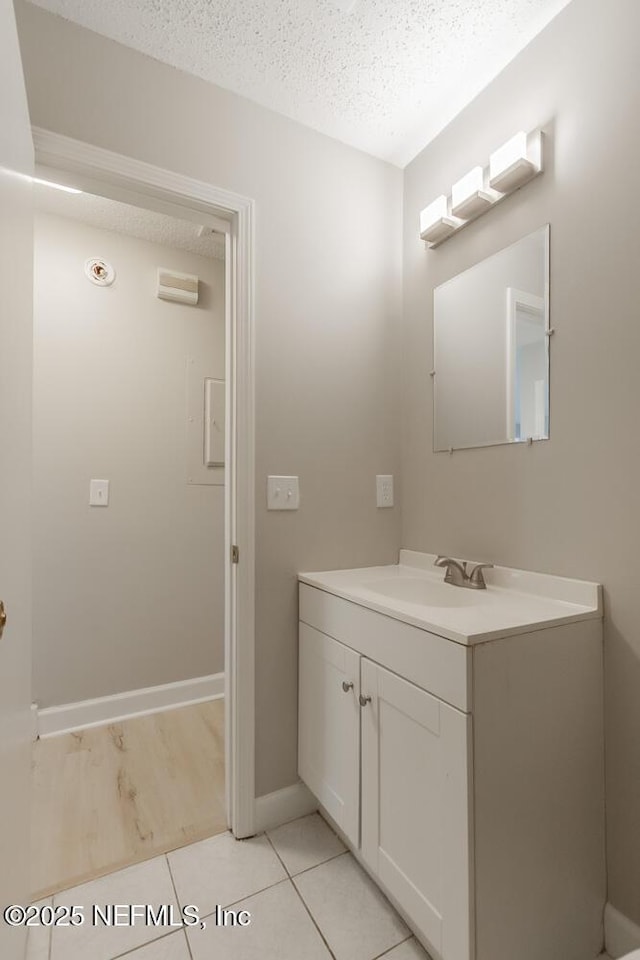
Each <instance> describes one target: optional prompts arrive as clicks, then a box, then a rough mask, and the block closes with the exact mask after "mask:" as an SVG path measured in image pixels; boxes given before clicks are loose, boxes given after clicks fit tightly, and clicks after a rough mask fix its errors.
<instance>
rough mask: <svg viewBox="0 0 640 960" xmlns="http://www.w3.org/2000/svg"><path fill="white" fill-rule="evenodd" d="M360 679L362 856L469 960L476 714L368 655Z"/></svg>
mask: <svg viewBox="0 0 640 960" xmlns="http://www.w3.org/2000/svg"><path fill="white" fill-rule="evenodd" d="M360 676H361V687H362V696H363V697H364V698H365V702H364V705H363V707H362V727H361V736H362V741H361V744H362V844H361V850H362V857H363V859H364V861H365V863H366V864H367V866H368V867H369V868H370V870H371V871H372V872H373V873H374V874H375V876H376V877H378V878H379V880H380V882H381V883H382V885H383V886H384V887H385V889H386V890H387V891H388V892H389V894H390V895H391V896H392V897H393V898H394V900H395V901H396V902H397V903H399V904H401V905H402V906H403V908H404V910H405V911H406V912H407V914H408V915H409V916H410V917H411V919H412V920H413V921H414V923H415V924H416V925H417V927H418V929H419V930H420V931H421V932H422V934H423V936H424V938H425V942H426V943H427V944H429V945H430V947H431V949H432V950H434V951H435V952H436V953H437V954H438V955H440V956H442V957H447V958H451V960H468V958H469V956H470V949H471V942H470V933H471V931H470V918H471V913H470V908H469V892H470V863H471V845H470V835H469V828H470V822H469V810H470V807H469V751H470V747H471V737H470V727H471V718H470V717H469V716H468V715H466V714H464V713H461V712H460V711H459V710H456V708H455V707H451V706H449V704H447V703H444V702H443V701H442V700H438V699H437V698H436V697H433V696H431V694H429V693H426V691H424V690H421V689H420V688H419V687H416V686H415V685H414V684H413V683H409V682H408V681H406V680H403V679H401V678H400V677H398V676H396V675H395V674H394V673H391V672H390V671H389V670H385V669H384V668H383V667H380V666H378V665H377V664H375V663H372V662H371V661H370V660H367V659H365V658H364V657H363V658H362V661H361V674H360ZM369 697H371V700H370V701H369V702H368V698H369Z"/></svg>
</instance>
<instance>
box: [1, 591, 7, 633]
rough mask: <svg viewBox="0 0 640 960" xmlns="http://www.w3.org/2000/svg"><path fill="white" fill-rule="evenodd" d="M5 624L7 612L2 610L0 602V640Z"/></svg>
mask: <svg viewBox="0 0 640 960" xmlns="http://www.w3.org/2000/svg"><path fill="white" fill-rule="evenodd" d="M6 623H7V611H6V610H5V608H4V603H3V601H2V600H0V639H2V634H3V633H4V628H5V626H6Z"/></svg>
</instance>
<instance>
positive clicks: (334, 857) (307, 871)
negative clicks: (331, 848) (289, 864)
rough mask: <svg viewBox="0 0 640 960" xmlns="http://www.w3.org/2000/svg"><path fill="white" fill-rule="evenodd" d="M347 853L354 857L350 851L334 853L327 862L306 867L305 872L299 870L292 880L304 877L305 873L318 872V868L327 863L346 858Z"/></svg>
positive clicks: (322, 861) (292, 875)
mask: <svg viewBox="0 0 640 960" xmlns="http://www.w3.org/2000/svg"><path fill="white" fill-rule="evenodd" d="M346 853H348V854H350V855H351V856H353V854H352V853H351V851H350V850H341V851H340V853H334V854H333V855H332V856H330V857H327V859H326V860H321V861H320V863H316V864H314V865H313V866H312V867H305V868H304V870H299V871H298V873H292V874H291V879H292V880H293V878H294V877H302V876H304V874H305V873H310V872H311V871H312V870H317V868H318V867H324V865H325V863H331V861H332V860H337V859H338V857H344V855H345V854H346Z"/></svg>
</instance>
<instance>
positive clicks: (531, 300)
mask: <svg viewBox="0 0 640 960" xmlns="http://www.w3.org/2000/svg"><path fill="white" fill-rule="evenodd" d="M550 231H551V228H550V225H549V224H548V223H546V224H543V225H541V226H540V227H538V228H537V229H535V230H533V231H530V232H529V233H527V234H525V235H524V236H522V237H520V238H519V239H518V240H516V241H514V242H513V243H510V244H508V245H507V246H505V247H502V248H501V249H500V250H497V251H496V252H495V253H493V254H490V255H489V256H488V257H485V258H484V259H482V260H480V261H478V262H477V263H475V264H472V265H471V266H470V267H468V268H466V269H465V270H463V271H461V272H460V273H458V274H456V275H454V276H453V277H451V278H450V279H449V280H446V281H443V282H442V283H441V284H438V285H437V286H436V287H434V288H433V361H434V362H433V367H434V369H432V371H431V381H432V401H433V436H432V441H433V442H432V449H433V452H434V453H453V451H454V450H473V449H477V448H479V447H492V446H503V445H504V444H511V443H520V444H521V443H528V444H531V443H532V442H533V441H536V442H537V441H539V440H548V439H549V435H550V406H551V384H550V349H549V341H550V338H551V334H552V333H553V328H552V327H551V326H550V303H549V300H550V298H549V277H550ZM536 236H539V237H540V238H541V240H542V257H543V258H544V259H543V263H542V267H543V283H542V284H541V285H540V287H539V288H538V289H539V293H538V292H536V293H535V294H534V293H531V292H525V290H523V289H522V286H523V284H522V283H521V282H520V284H518V282H517V280H516V283H513V284H505V286H504V299H502V302H503V304H504V308H503V309H504V313H503V314H502V318H500V317H498V322H499V324H500V326H501V328H502V330H503V331H504V347H505V354H504V358H503V361H502V362H503V363H504V364H505V367H506V369H505V368H503V369H505V413H504V420H503V423H504V424H505V432H504V437H502V438H500V439H496V440H492V439H487V440H480V441H479V442H477V443H474V442H470V443H464V442H463V443H459V442H458V443H457V444H456V442H455V439H456V438H455V437H454V438H453V442H451V443H449V442H446V441H444V440H443V439H442V438H441V439H440V445H439V446H436V439H437V437H438V435H439V433H440V434H441V433H442V423H441V424H440V431H439V430H438V420H437V411H438V373H439V371H438V369H437V367H438V353H437V339H438V338H437V335H436V332H437V319H438V318H437V315H436V292H437V291H438V290H440V289H442V288H445V287H448V285H449V284H451V283H452V282H454V281H455V280H458V279H459V278H462V277H463V276H465V275H467V274H471V273H472V272H473V273H475V272H476V271H477V270H478V268H479V267H482V266H483V265H484V264H486V263H488V262H490V261H493V260H494V259H495V258H496V257H499V256H500V255H501V254H506V252H507V251H508V250H511V249H512V248H514V247H516V246H518V245H519V244H521V243H523V242H524V241H527V240H531V239H533V238H534V237H536ZM518 309H523V310H524V311H525V312H526V311H530V312H531V313H538V314H539V313H540V310H541V309H542V311H543V320H544V349H545V361H544V370H545V379H544V381H543V382H544V383H545V385H546V389H545V392H544V397H545V399H544V420H545V423H544V427H545V429H543V431H542V432H541V433H540V435H534V436H531V435H522V436H519V437H518V436H516V435H515V434H516V429H515V412H516V411H515V408H516V394H517V387H516V373H515V357H514V353H515V351H516V348H517V336H516V319H517V311H518ZM440 372H441V371H440ZM440 389H441V391H442V377H441V380H440ZM440 403H441V404H442V398H440ZM474 410H475V413H476V414H477V406H476V407H475V408H474ZM529 433H531V431H529ZM534 433H536V431H534ZM447 439H448V438H447Z"/></svg>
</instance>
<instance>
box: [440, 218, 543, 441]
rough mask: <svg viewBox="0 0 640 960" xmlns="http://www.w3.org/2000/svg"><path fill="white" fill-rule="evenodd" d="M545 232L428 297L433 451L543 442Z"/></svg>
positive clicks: (509, 248)
mask: <svg viewBox="0 0 640 960" xmlns="http://www.w3.org/2000/svg"><path fill="white" fill-rule="evenodd" d="M548 287H549V227H548V226H546V227H543V228H542V229H540V230H537V231H536V232H535V233H532V234H531V235H530V236H528V237H524V238H523V239H522V240H519V241H518V242H517V243H514V244H512V245H511V246H510V247H507V248H506V249H505V250H501V251H500V252H499V253H496V254H494V256H492V257H488V258H487V259H486V260H483V261H482V262H481V263H479V264H476V266H474V267H471V268H470V269H469V270H465V271H464V273H461V274H459V275H458V276H457V277H454V278H453V279H452V280H449V281H448V282H447V283H443V284H441V286H439V287H436V289H435V290H434V296H433V300H434V320H433V331H434V361H435V363H434V366H435V376H434V378H433V380H434V434H433V438H434V443H433V448H434V450H436V451H438V450H451V449H460V448H463V447H480V446H487V445H490V444H497V443H514V442H516V443H517V442H518V441H523V440H525V441H526V440H529V439H533V440H543V439H547V438H548V436H549V335H548V332H549V297H548Z"/></svg>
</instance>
